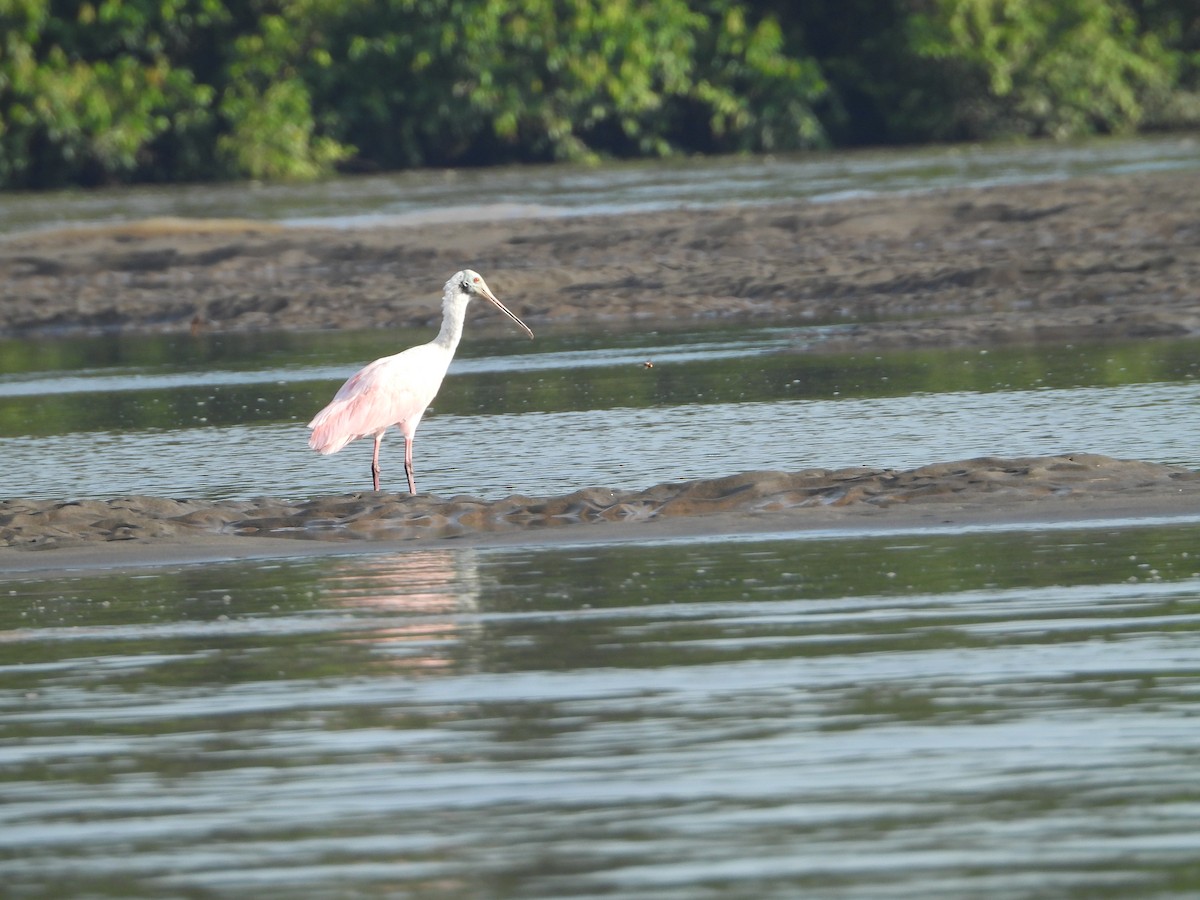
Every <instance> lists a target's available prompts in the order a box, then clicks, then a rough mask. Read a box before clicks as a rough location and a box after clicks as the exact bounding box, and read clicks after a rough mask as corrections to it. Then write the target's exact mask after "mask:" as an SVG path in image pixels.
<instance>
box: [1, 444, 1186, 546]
mask: <svg viewBox="0 0 1200 900" xmlns="http://www.w3.org/2000/svg"><path fill="white" fill-rule="evenodd" d="M1181 493H1184V494H1188V495H1190V496H1194V497H1195V498H1196V500H1197V506H1196V511H1197V512H1200V472H1195V471H1192V470H1190V469H1186V468H1183V467H1179V466H1167V465H1159V464H1155V463H1147V462H1139V461H1135V460H1118V459H1113V458H1111V457H1107V456H1100V455H1096V454H1084V453H1081V454H1070V455H1064V456H1049V457H1029V458H1018V459H1000V458H993V457H984V458H979V459H971V460H963V461H959V462H948V463H935V464H931V465H926V466H921V467H920V468H915V469H908V470H895V469H878V468H866V467H860V468H847V469H838V470H828V469H808V470H804V471H799V472H773V471H766V472H762V471H760V472H743V473H740V474H737V475H729V476H726V477H723V478H714V479H702V480H695V481H686V482H679V483H665V484H659V485H656V486H654V487H651V488H648V489H646V490H643V491H614V490H609V489H605V488H586V489H583V490H579V491H575V492H574V493H571V494H566V495H564V496H559V497H550V498H531V497H524V496H511V497H507V498H504V499H502V500H493V501H488V500H481V499H478V498H474V497H468V496H460V497H453V498H449V499H446V498H441V497H437V496H434V495H429V494H422V495H418V496H415V497H414V496H409V495H407V494H389V493H355V494H344V495H337V496H329V497H319V498H314V499H309V500H281V499H272V498H259V499H254V500H228V501H211V500H175V499H165V498H158V497H121V498H116V499H107V500H75V501H53V500H22V499H14V500H6V501H2V502H0V546H3V547H8V548H13V549H23V550H49V549H54V548H59V547H79V546H83V545H87V544H96V543H101V542H108V541H134V542H142V543H183V542H186V541H187V540H188V538H189V536H195V535H200V534H207V535H225V536H230V537H234V536H254V537H274V538H281V539H306V540H317V541H347V542H348V541H385V540H386V541H404V540H421V539H425V540H433V539H444V538H457V537H469V536H473V535H478V536H482V535H490V534H501V533H506V532H516V531H532V530H537V529H555V528H563V527H566V526H572V525H582V524H586V523H594V522H611V523H622V522H625V523H634V522H652V521H662V520H668V519H679V518H685V517H703V516H707V515H714V514H733V515H735V516H738V517H743V518H744V519H745V520H747V521H750V520H752V519H753V518H754V517H756V516H760V515H763V516H766V515H775V516H786V517H787V518H788V519H789V521H791V522H794V523H800V522H803V520H804V518H805V517H806V516H812V515H816V514H818V513H817V511H824V512H823V513H820V514H821V515H826V516H828V515H829V513H830V512H840V513H843V514H845V515H847V516H863V515H866V516H869V515H872V514H873V513H877V512H881V511H884V510H888V509H891V508H895V507H897V506H900V505H905V506H910V507H914V508H923V509H937V510H939V511H946V512H953V511H961V510H968V509H974V510H979V509H984V508H987V507H997V508H999V507H1004V508H1006V509H1012V507H1013V505H1014V504H1017V505H1021V504H1025V503H1029V502H1033V501H1044V502H1048V503H1056V502H1060V501H1061V502H1064V503H1070V502H1071V501H1078V500H1080V499H1081V498H1095V497H1097V496H1105V495H1108V496H1114V495H1135V496H1136V495H1143V496H1145V495H1156V494H1157V495H1164V496H1165V495H1168V494H1169V495H1171V496H1172V497H1177V495H1179V494H1181Z"/></svg>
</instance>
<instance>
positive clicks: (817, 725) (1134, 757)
mask: <svg viewBox="0 0 1200 900" xmlns="http://www.w3.org/2000/svg"><path fill="white" fill-rule="evenodd" d="M1198 546H1200V526H1195V525H1193V526H1188V527H1183V528H1181V527H1178V526H1174V527H1170V528H1151V527H1144V528H1128V527H1125V528H1117V527H1104V528H1094V529H1079V530H1070V529H1060V530H1056V531H1045V532H1038V531H1019V530H1015V531H996V530H991V531H987V532H981V533H967V534H957V535H946V534H942V535H935V534H927V533H912V534H901V533H897V534H891V535H878V536H873V537H863V536H861V535H860V536H850V535H819V534H818V535H809V536H807V537H799V536H783V535H781V536H777V537H773V538H762V539H754V540H740V541H739V540H726V541H722V542H716V543H712V542H706V541H690V542H682V543H673V544H672V543H666V544H659V545H654V544H650V545H646V544H642V545H636V546H635V545H612V546H603V547H594V546H591V547H570V546H568V547H565V548H557V549H545V548H542V549H534V548H529V549H509V550H490V551H481V550H473V549H465V548H464V549H452V548H450V549H441V548H439V549H432V550H417V551H413V552H405V553H401V554H383V555H368V556H347V557H334V558H321V559H313V560H308V561H299V562H297V561H291V562H279V563H262V562H257V563H238V564H224V565H206V566H203V567H183V568H178V569H170V570H161V569H160V570H155V571H152V572H148V573H146V574H142V575H135V576H130V575H128V574H126V575H113V574H79V575H73V576H60V577H55V578H45V577H43V578H41V579H40V580H37V581H28V582H26V581H19V580H18V581H13V580H10V581H0V591H2V592H3V594H4V595H5V597H4V602H3V603H0V640H2V641H3V647H4V650H3V657H2V658H3V661H4V662H3V664H2V665H0V710H2V711H3V715H2V716H0V878H3V882H4V884H5V885H6V891H9V892H11V893H10V894H9V896H18V897H62V896H81V895H84V894H86V895H87V896H96V897H99V896H113V897H143V896H220V897H245V896H255V897H268V898H270V897H293V896H305V897H339V896H393V897H395V896H423V897H424V896H432V897H464V898H465V897H480V896H487V897H514V898H518V897H519V898H526V897H598V896H613V895H615V896H621V897H655V898H675V897H678V898H688V900H694V898H704V897H722V898H725V897H747V898H749V897H755V898H767V897H796V896H822V897H832V896H839V897H896V898H901V897H904V898H908V897H912V898H928V897H947V898H950V897H953V898H959V897H965V896H988V897H1060V896H1062V897H1065V896H1073V897H1081V896H1086V897H1104V896H1119V897H1129V896H1138V897H1151V896H1167V895H1179V894H1190V893H1193V892H1195V891H1197V890H1200V875H1198V874H1197V869H1196V866H1195V860H1196V858H1197V853H1198V852H1200V833H1198V832H1197V830H1196V828H1195V822H1196V816H1197V802H1198V800H1197V796H1196V790H1195V761H1196V755H1197V753H1200V732H1197V729H1196V727H1195V722H1196V716H1197V714H1198V713H1200V699H1198V695H1197V691H1196V672H1197V671H1200V641H1197V637H1198V635H1197V631H1198V630H1200V557H1197V549H1196V548H1197V547H1198Z"/></svg>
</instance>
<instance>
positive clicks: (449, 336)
mask: <svg viewBox="0 0 1200 900" xmlns="http://www.w3.org/2000/svg"><path fill="white" fill-rule="evenodd" d="M472 297H483V298H484V299H485V300H489V301H491V302H492V304H494V305H495V306H496V308H497V309H499V310H500V311H501V312H502V313H504V314H505V315H506V316H508V317H509V318H510V319H512V320H513V321H514V322H516V323H517V324H518V325H519V326H521V328H522V329H523V330H524V331H525V333H526V334H528V335H529V337H530V338H531V339H532V338H533V332H532V331H530V330H529V326H527V325H526V324H525V323H524V322H522V321H521V320H520V319H518V318H517V316H516V314H515V313H513V312H512V311H511V310H510V309H509V308H508V307H507V306H505V305H504V304H503V303H501V302H500V301H499V300H497V299H496V295H495V294H493V293H492V292H491V290H490V289H489V288H488V286H487V283H486V282H485V281H484V280H483V276H481V275H480V274H479V273H478V272H473V271H472V270H470V269H464V270H463V271H461V272H455V273H454V275H453V276H452V277H451V278H450V280H449V281H447V282H446V286H445V288H444V290H443V293H442V330H441V331H439V332H438V336H437V337H436V338H434V339H433V340H432V341H430V342H429V343H428V344H422V345H421V346H419V347H412V348H410V349H408V350H405V351H404V352H403V353H397V354H395V355H394V356H385V357H383V358H382V359H377V360H375V362H373V363H371V364H370V365H368V366H366V367H364V368H362V369H360V370H359V371H358V372H357V373H356V374H355V375H352V376H351V377H350V380H349V381H347V382H346V383H345V384H343V385H342V387H341V389H340V390H339V391H338V392H337V394H336V395H334V398H333V400H332V401H331V402H330V404H329V405H328V406H326V407H325V408H324V409H323V410H321V411H320V412H319V413H317V414H316V415H315V416H314V417H313V420H312V421H311V422H309V423H308V427H309V428H311V429H312V434H311V435H309V438H308V446H310V447H312V448H313V449H314V450H316V451H317V452H318V453H322V454H329V453H337V452H338V451H339V450H341V449H342V448H343V447H345V446H346V445H347V444H348V443H350V442H351V441H356V440H358V439H359V438H364V437H374V438H375V452H374V453H373V454H372V455H371V484H372V486H373V487H374V488H375V490H379V445H380V443H381V442H382V441H383V433H384V432H385V431H387V430H388V428H389V427H390V426H392V425H396V426H397V427H399V429H400V433H401V434H403V435H404V472H405V474H406V475H408V489H409V491H410V492H411V493H414V494H415V493H416V492H417V482H416V479H415V478H414V477H413V461H412V451H413V437H414V436H415V435H416V433H417V425H419V424H420V422H421V416H423V415H425V410H426V409H427V408H428V407H429V404H430V403H432V402H433V398H434V397H435V396H436V395H437V392H438V388H439V387H441V385H442V379H443V378H444V377H445V375H446V369H448V368H449V367H450V360H452V359H453V358H454V350H455V348H456V347H458V341H459V338H461V337H462V330H463V319H464V318H465V317H466V314H467V304H468V303H469V302H470V301H471V298H472Z"/></svg>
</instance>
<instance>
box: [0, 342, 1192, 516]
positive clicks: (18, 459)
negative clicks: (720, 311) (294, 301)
mask: <svg viewBox="0 0 1200 900" xmlns="http://www.w3.org/2000/svg"><path fill="white" fill-rule="evenodd" d="M790 334H791V331H790V330H787V329H762V328H757V329H745V330H737V329H722V330H720V331H718V332H712V331H688V332H682V333H680V334H679V335H667V334H659V333H650V334H641V335H635V334H618V335H608V336H594V335H593V336H589V337H588V339H587V347H586V349H583V348H581V347H580V341H581V339H580V338H565V337H563V338H557V339H555V338H551V339H549V340H548V341H546V342H545V343H546V345H547V346H545V347H543V348H542V349H541V350H540V351H539V353H538V354H536V355H535V356H534V357H533V358H535V359H536V360H537V364H536V365H533V366H530V367H528V368H527V367H526V362H527V359H528V357H526V356H523V355H516V356H502V355H498V354H497V355H486V354H487V352H488V351H494V350H495V349H497V347H494V346H490V345H486V344H485V345H483V346H477V347H475V348H473V349H474V352H475V353H476V354H477V355H475V356H471V355H470V354H468V355H467V358H465V359H464V360H463V361H462V365H461V367H460V368H456V369H455V370H454V371H453V372H452V375H451V377H450V378H449V379H448V381H447V383H446V385H445V386H444V388H443V390H442V393H441V394H440V395H439V397H438V399H437V401H436V403H435V406H434V408H433V409H432V411H431V413H430V415H429V416H428V418H427V419H426V421H425V422H424V423H423V425H422V429H421V434H420V436H419V439H418V443H419V445H420V448H419V450H418V454H417V459H418V463H417V465H418V468H419V470H420V471H421V472H423V473H424V474H423V477H422V479H421V480H422V484H423V486H424V487H425V488H426V489H427V490H431V491H433V492H434V493H438V494H443V495H447V496H453V495H455V494H460V493H465V494H473V495H477V496H484V497H489V498H496V497H501V496H505V495H507V494H509V493H522V494H528V495H532V496H545V495H550V494H556V493H569V492H571V491H574V490H577V489H579V488H580V487H585V486H604V487H610V488H629V489H640V488H645V487H648V486H650V485H652V484H655V483H658V482H661V481H677V480H682V479H687V478H702V477H718V476H722V475H728V474H731V473H733V472H737V471H744V470H749V469H798V468H808V467H825V468H838V467H844V466H854V465H872V466H901V467H905V466H917V465H923V464H925V463H929V462H935V461H944V460H951V459H961V458H967V457H973V456H982V455H1013V456H1021V455H1038V454H1055V453H1064V452H1074V451H1080V450H1087V451H1090V452H1097V453H1106V454H1109V455H1112V456H1120V457H1137V458H1142V459H1146V460H1150V461H1158V462H1166V463H1176V464H1184V465H1193V466H1196V465H1200V455H1198V454H1200V451H1197V449H1196V448H1197V447H1200V433H1197V426H1196V419H1195V416H1194V415H1193V414H1192V410H1194V408H1195V405H1196V403H1197V401H1198V400H1200V396H1198V391H1200V379H1198V377H1197V376H1198V375H1200V362H1197V355H1196V344H1195V341H1155V342H1142V343H1121V344H1096V345H1086V346H1078V347H1036V348H1002V349H997V350H992V351H990V352H986V353H980V352H979V351H977V350H942V351H919V352H895V353H888V354H879V355H875V354H869V355H840V356H826V355H810V354H802V353H801V354H796V353H783V352H779V347H780V345H781V343H788V342H789V339H788V338H787V335H790ZM342 338H343V340H344V341H346V342H348V343H344V344H342V345H341V347H340V348H339V352H348V353H353V354H354V356H355V357H356V358H362V357H366V356H369V348H360V347H356V346H355V345H353V343H352V342H351V336H347V335H343V336H342ZM364 339H365V338H364ZM158 340H159V339H155V338H150V339H147V341H148V342H149V343H151V344H153V343H155V342H156V341H158ZM371 340H378V336H377V335H376V336H374V337H373V338H371ZM318 344H319V342H318V341H316V339H315V338H313V337H312V336H309V338H308V339H305V340H301V339H300V338H299V337H298V336H295V335H282V336H280V343H279V345H278V346H275V345H273V344H271V343H270V341H269V339H268V338H267V337H266V336H261V335H260V336H256V337H255V339H254V340H252V341H247V342H246V343H245V344H242V345H241V353H235V352H234V349H233V347H231V346H226V347H224V348H223V350H222V351H221V353H222V359H221V362H220V364H218V365H217V369H216V371H215V372H214V371H212V370H211V369H210V368H209V366H208V363H207V361H204V362H203V363H197V362H195V361H176V362H175V363H173V364H170V365H167V364H165V363H164V364H161V365H159V364H155V363H154V362H153V360H154V359H155V358H159V357H160V356H162V355H163V354H164V353H165V354H167V355H169V352H170V349H169V348H170V347H171V346H172V344H171V343H170V342H169V341H168V342H166V343H165V344H164V345H163V347H160V348H158V349H151V350H147V349H146V348H144V347H142V346H141V344H140V343H139V342H136V341H133V342H129V346H128V350H129V352H128V353H126V352H124V351H121V352H114V349H113V347H112V345H111V344H110V343H109V342H108V340H107V339H105V340H101V341H100V342H98V344H97V351H98V352H97V355H96V358H95V359H94V360H93V361H92V362H91V363H90V364H89V369H88V371H87V372H85V373H84V374H82V375H77V376H70V377H69V379H68V380H69V381H70V382H71V389H70V390H67V391H61V390H58V389H57V388H56V384H57V381H58V378H57V377H56V376H54V375H51V374H49V373H47V374H46V375H45V376H44V377H42V378H41V379H40V380H39V379H35V378H33V377H32V373H31V372H30V371H28V370H26V369H23V368H22V366H23V365H27V364H32V365H34V366H39V365H44V363H45V359H44V358H42V359H41V360H33V361H32V362H31V361H30V360H27V359H25V358H24V357H22V356H21V355H20V354H16V355H14V357H12V358H11V359H10V363H11V365H12V367H11V368H10V370H9V372H8V373H7V374H4V375H0V453H2V454H3V456H4V458H5V460H6V463H7V465H6V466H5V467H4V469H3V470H0V496H31V497H112V496H121V495H125V494H150V495H160V496H176V497H179V496H185V497H188V496H190V497H208V498H214V499H216V498H227V497H235V498H240V497H253V496H261V495H274V496H282V497H306V496H313V495H319V494H328V493H341V492H346V491H350V490H358V489H361V488H362V487H363V486H365V485H367V484H369V479H366V478H364V474H363V473H364V472H366V471H367V466H368V463H369V447H367V448H366V450H363V448H362V447H360V446H357V445H354V446H351V447H349V448H347V450H345V451H343V452H342V453H341V454H338V455H336V456H332V457H316V456H314V455H313V454H311V453H310V452H309V451H308V449H307V446H306V442H305V436H306V432H305V430H304V427H303V424H304V422H306V421H308V418H309V417H310V416H311V415H312V413H313V412H314V411H315V410H317V409H319V408H320V406H321V405H322V404H323V403H324V402H326V401H327V400H328V396H329V394H330V393H331V391H332V390H333V389H334V388H336V386H337V384H338V383H340V380H341V377H342V376H343V375H344V374H345V372H344V371H342V367H339V366H325V363H324V361H323V360H324V357H323V356H322V354H323V353H325V352H328V348H326V349H325V350H318V349H316V348H317V345H318ZM668 345H674V346H673V351H674V355H672V353H663V354H662V355H658V356H657V359H658V362H657V364H656V365H655V366H654V368H653V369H647V368H645V367H644V366H643V365H641V364H640V362H638V360H640V359H642V358H644V356H645V354H646V352H647V348H657V349H658V350H659V351H662V350H663V349H664V348H665V347H667V346H668ZM81 346H86V343H84V344H80V343H71V344H70V345H69V351H70V352H69V353H67V354H66V355H65V357H64V358H65V359H71V360H78V359H80V358H81V357H80V355H79V353H80V347H81ZM497 346H498V345H497ZM272 347H273V348H274V349H271V348H272ZM242 353H244V354H247V355H245V356H243V355H241V354H242ZM479 353H484V354H485V355H478V354H479ZM581 355H586V356H588V357H589V358H590V359H591V362H592V364H591V365H588V366H584V367H580V366H579V365H578V361H579V359H580V357H581ZM263 357H267V358H270V359H271V360H272V362H273V364H274V367H273V368H268V369H265V370H264V369H259V368H256V366H258V365H260V364H261V361H262V358H263ZM0 359H3V357H2V356H0ZM206 359H207V358H206ZM314 363H316V365H314ZM456 365H457V364H456ZM243 366H246V367H247V368H245V369H243ZM322 367H324V368H322ZM345 368H346V370H347V371H348V370H349V366H346V367H345ZM320 371H323V372H326V373H327V376H332V378H331V380H328V381H325V380H311V379H312V376H313V373H314V372H320ZM497 374H501V375H502V376H503V377H497ZM92 379H95V380H96V381H97V382H98V384H99V386H98V387H97V388H96V389H90V388H89V387H88V385H87V382H88V381H89V380H92ZM156 379H157V380H158V382H159V386H158V387H156V388H153V389H146V388H144V387H143V386H142V385H144V384H145V383H146V382H147V381H154V380H156ZM114 383H115V384H118V385H120V387H121V389H116V390H114V389H112V388H113V386H114ZM400 446H401V445H400V441H399V440H398V438H393V440H391V441H389V442H386V443H385V451H384V452H385V456H384V472H385V485H386V475H387V471H388V468H389V467H388V462H387V460H388V459H389V458H392V457H396V456H397V454H398V453H399V450H400ZM364 453H365V455H364ZM396 471H399V470H398V469H397V470H396ZM400 481H401V482H402V481H403V479H402V478H401V479H400ZM393 486H394V485H393Z"/></svg>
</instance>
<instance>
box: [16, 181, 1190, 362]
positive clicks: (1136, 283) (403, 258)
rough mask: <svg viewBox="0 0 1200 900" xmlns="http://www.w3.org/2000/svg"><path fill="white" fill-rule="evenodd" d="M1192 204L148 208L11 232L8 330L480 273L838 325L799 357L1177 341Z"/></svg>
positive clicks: (567, 292) (366, 291) (644, 306)
mask: <svg viewBox="0 0 1200 900" xmlns="http://www.w3.org/2000/svg"><path fill="white" fill-rule="evenodd" d="M1197 210H1200V177H1198V176H1197V175H1196V173H1194V172H1185V173H1181V174H1157V175H1143V176H1138V177H1129V178H1120V179H1118V178H1108V179H1087V180H1077V181H1063V182H1052V183H1041V184H1033V185H1025V186H1006V187H996V188H989V189H982V190H978V189H976V190H966V189H964V190H943V191H934V192H930V193H927V194H918V195H912V196H882V197H874V198H863V199H855V200H848V201H844V202H838V203H825V204H813V203H807V202H789V203H783V204H777V205H762V206H732V207H727V208H722V209H699V210H677V211H667V212H655V213H642V214H635V215H620V216H580V217H565V218H544V219H507V220H504V221H500V222H430V223H427V224H423V225H419V226H417V225H412V224H406V225H397V226H390V227H389V226H377V227H372V228H370V229H360V230H322V229H316V228H313V229H309V228H303V229H301V228H289V229H284V228H280V227H278V226H264V225H255V224H253V223H248V222H239V221H208V222H201V223H196V222H188V221H183V220H153V221H147V222H140V223H136V224H133V225H129V226H122V227H112V228H104V229H95V228H93V229H79V230H73V231H62V232H55V233H44V232H43V233H33V234H26V235H16V236H10V237H6V238H4V239H0V335H4V334H7V335H15V334H46V333H71V332H77V331H81V330H83V331H87V330H93V331H95V330H125V331H129V330H155V331H181V330H187V329H190V328H197V329H200V328H203V329H212V330H236V331H245V330H254V329H328V328H367V327H387V326H395V325H418V324H424V325H429V324H433V323H435V322H436V321H437V319H438V317H439V315H440V312H439V310H438V299H439V297H440V292H441V285H442V283H443V282H444V281H445V279H446V278H447V277H448V276H449V275H450V274H451V273H452V272H454V271H456V270H458V269H460V268H463V267H464V266H469V267H471V268H474V269H477V270H479V271H480V272H482V273H483V274H484V276H485V277H486V278H487V279H488V283H489V284H490V285H491V286H492V288H493V289H494V290H495V291H496V292H497V294H498V295H499V296H500V298H501V299H502V300H504V301H505V302H506V303H507V304H508V305H509V306H510V307H512V308H513V310H514V311H515V312H517V313H518V314H519V315H521V316H522V317H523V318H525V319H526V321H528V322H529V323H530V324H531V325H532V326H533V327H534V329H535V330H537V329H538V328H539V327H546V326H548V325H554V326H564V327H587V326H588V324H589V323H617V324H620V323H638V322H642V323H647V322H670V323H679V322H681V321H687V320H689V319H692V320H697V319H700V320H705V319H719V318H734V319H740V320H746V319H753V320H761V321H764V322H772V323H780V324H795V325H806V324H812V323H830V322H836V323H843V324H844V325H845V326H846V327H845V328H844V329H841V330H840V331H839V332H838V333H836V334H834V335H830V336H828V338H827V339H826V340H824V341H823V342H821V343H819V344H817V345H815V346H814V345H812V343H811V341H809V342H804V343H803V348H804V349H805V350H806V351H812V350H814V349H817V350H819V349H821V348H822V347H828V348H830V349H838V350H842V349H855V348H858V349H867V348H878V347H907V346H920V345H947V344H995V343H998V342H1012V341H1021V342H1025V341H1033V340H1080V339H1087V338H1103V337H1114V338H1126V337H1147V336H1184V335H1193V334H1198V333H1200V291H1197V290H1196V285H1200V214H1198V213H1197ZM490 314H494V313H486V312H485V311H483V310H475V311H474V315H475V317H476V318H478V319H483V318H484V316H485V315H490ZM494 315H498V314H494Z"/></svg>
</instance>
